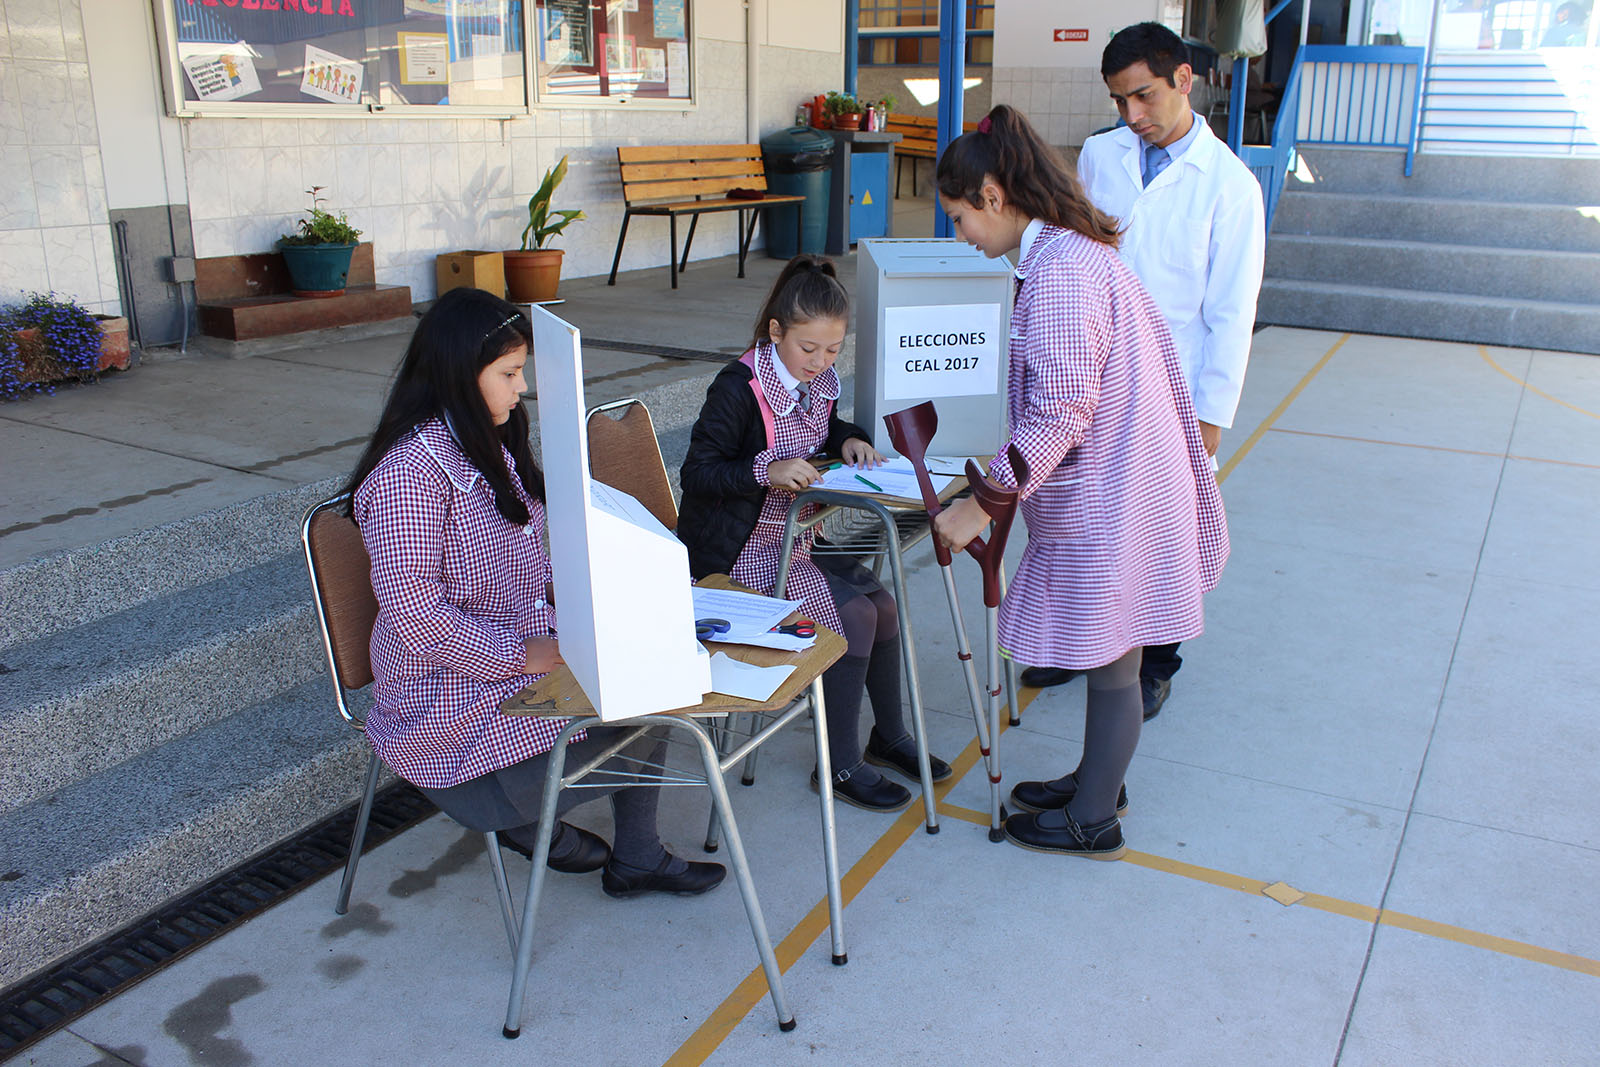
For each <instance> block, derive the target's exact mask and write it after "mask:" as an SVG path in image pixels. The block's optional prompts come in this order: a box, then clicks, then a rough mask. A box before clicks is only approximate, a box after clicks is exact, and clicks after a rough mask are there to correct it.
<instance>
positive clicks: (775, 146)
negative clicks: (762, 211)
mask: <svg viewBox="0 0 1600 1067" xmlns="http://www.w3.org/2000/svg"><path fill="white" fill-rule="evenodd" d="M833 147H834V146H833V138H832V137H829V136H828V135H827V134H825V133H823V132H822V131H820V130H813V129H812V128H811V127H809V126H791V127H789V128H788V129H787V130H779V131H777V132H776V133H769V134H767V136H765V137H763V138H761V160H762V164H763V165H764V166H765V167H766V171H767V192H769V193H774V194H783V195H791V194H792V195H795V196H803V197H805V198H806V200H805V203H803V204H777V205H774V206H773V207H769V208H767V209H766V218H765V219H763V220H762V221H763V223H764V224H765V225H766V228H767V255H769V256H771V257H772V258H774V259H790V258H792V257H793V256H794V255H795V253H797V252H812V253H816V254H818V255H821V254H822V249H823V246H824V245H826V244H827V240H828V194H829V192H830V191H831V188H832V184H833V176H832V168H833ZM796 211H799V212H800V231H801V232H800V235H799V237H800V247H799V248H796V247H795V212H796Z"/></svg>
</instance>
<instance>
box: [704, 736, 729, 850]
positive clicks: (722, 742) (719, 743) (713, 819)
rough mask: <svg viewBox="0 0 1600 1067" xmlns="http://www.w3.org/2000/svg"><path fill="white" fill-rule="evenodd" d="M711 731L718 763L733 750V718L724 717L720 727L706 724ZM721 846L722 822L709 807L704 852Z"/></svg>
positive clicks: (715, 809)
mask: <svg viewBox="0 0 1600 1067" xmlns="http://www.w3.org/2000/svg"><path fill="white" fill-rule="evenodd" d="M706 725H707V727H708V728H709V729H710V730H711V734H712V737H713V738H714V740H715V743H716V748H717V759H718V761H719V764H720V761H721V759H722V758H723V757H724V756H726V755H727V754H728V752H729V750H731V749H732V748H733V716H732V715H724V716H723V717H722V723H721V724H720V725H712V724H711V723H709V722H708V723H707V724H706ZM721 844H722V820H721V819H720V818H718V817H717V808H716V805H715V804H713V805H712V806H711V814H710V815H709V816H707V818H706V842H705V850H706V851H707V852H715V851H716V850H717V849H718V848H719V847H721Z"/></svg>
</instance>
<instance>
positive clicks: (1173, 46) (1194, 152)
mask: <svg viewBox="0 0 1600 1067" xmlns="http://www.w3.org/2000/svg"><path fill="white" fill-rule="evenodd" d="M1100 74H1101V76H1102V77H1103V78H1104V79H1105V83H1106V88H1107V89H1108V90H1110V93H1111V99H1112V100H1114V101H1115V102H1116V105H1117V111H1118V113H1119V114H1120V115H1121V116H1122V120H1123V122H1124V123H1126V125H1124V126H1120V127H1118V128H1117V129H1114V130H1110V131H1108V132H1106V133H1101V134H1096V135H1095V136H1093V137H1090V138H1089V139H1088V141H1086V142H1085V143H1084V146H1083V152H1082V153H1081V154H1080V155H1079V157H1078V173H1079V177H1080V178H1082V180H1083V185H1084V189H1085V190H1086V191H1087V192H1088V194H1089V199H1091V200H1092V201H1094V204H1095V206H1096V207H1098V208H1100V210H1102V211H1104V212H1106V213H1107V214H1109V215H1111V216H1112V217H1113V218H1116V219H1118V220H1119V221H1120V222H1121V223H1122V228H1123V234H1122V248H1121V252H1122V258H1123V260H1124V261H1125V262H1126V263H1127V264H1128V266H1129V267H1131V268H1132V269H1133V272H1134V274H1136V275H1138V277H1139V280H1140V281H1141V282H1143V283H1144V286H1145V288H1146V289H1148V290H1149V291H1150V295H1151V296H1152V297H1154V298H1155V302H1156V304H1157V306H1159V307H1160V308H1161V311H1162V314H1163V315H1164V316H1165V317H1166V320H1167V325H1168V326H1169V327H1171V329H1172V336H1173V338H1174V339H1175V340H1176V341H1177V344H1178V354H1179V356H1180V357H1181V358H1182V360H1183V369H1184V375H1185V377H1186V378H1187V379H1188V383H1189V393H1190V395H1191V396H1192V397H1193V399H1194V409H1195V414H1196V415H1197V416H1198V417H1199V419H1200V436H1201V439H1202V440H1203V441H1204V442H1205V446H1206V451H1208V452H1210V453H1211V455H1212V456H1213V457H1214V456H1215V455H1216V454H1217V446H1218V444H1219V443H1220V442H1221V439H1222V431H1223V430H1225V429H1227V428H1228V427H1230V426H1232V425H1233V414H1234V410H1235V409H1236V408H1237V407H1238V406H1239V393H1240V391H1241V390H1242V389H1243V388H1244V372H1245V365H1246V364H1247V363H1248V362H1249V359H1250V337H1251V333H1252V331H1253V329H1254V326H1255V317H1256V296H1257V294H1258V293H1259V292H1260V290H1261V267H1262V261H1263V259H1264V257H1265V255H1266V224H1265V221H1264V211H1263V208H1262V202H1261V186H1260V185H1259V184H1258V183H1257V182H1256V179H1255V177H1254V176H1253V175H1252V174H1251V173H1250V170H1249V168H1248V167H1246V166H1245V165H1244V164H1243V163H1241V162H1240V161H1239V158H1238V157H1237V156H1235V155H1234V154H1233V153H1232V152H1230V151H1229V150H1228V147H1227V145H1225V144H1223V143H1222V142H1221V141H1219V140H1218V139H1217V137H1216V135H1215V134H1213V133H1212V132H1211V130H1210V128H1209V127H1208V126H1207V125H1206V122H1205V120H1204V119H1202V118H1201V117H1200V116H1199V115H1196V114H1195V113H1194V110H1193V108H1191V107H1190V106H1189V90H1190V88H1191V86H1192V85H1193V83H1194V71H1193V68H1191V67H1190V65H1189V52H1188V49H1187V48H1186V47H1185V46H1184V43H1183V41H1182V40H1181V39H1180V38H1179V37H1178V35H1177V34H1175V33H1173V32H1172V31H1171V30H1169V29H1167V28H1166V27H1165V26H1162V25H1161V24H1159V23H1155V22H1142V23H1139V24H1138V25H1135V26H1129V27H1128V28H1126V29H1124V30H1122V31H1120V32H1119V33H1117V34H1116V36H1114V37H1112V39H1111V42H1110V43H1109V44H1107V45H1106V48H1105V52H1104V54H1103V55H1102V57H1101V61H1100ZM1182 662H1183V661H1182V659H1181V658H1180V657H1179V656H1178V646H1177V645H1162V646H1152V647H1149V648H1146V649H1145V651H1144V665H1143V668H1142V670H1141V671H1140V682H1141V683H1142V687H1143V690H1144V717H1145V718H1146V719H1151V718H1154V717H1155V715H1156V713H1157V712H1159V711H1160V710H1161V705H1162V704H1163V703H1164V702H1165V701H1166V699H1167V694H1168V693H1169V692H1170V691H1171V688H1172V676H1173V674H1175V673H1176V672H1177V670H1178V667H1179V665H1180V664H1181V663H1182ZM1076 673H1077V672H1075V671H1067V670H1062V669H1058V668H1053V667H1030V668H1028V670H1026V671H1024V672H1023V675H1022V680H1023V682H1024V683H1025V684H1029V685H1040V686H1043V685H1059V684H1061V683H1062V682H1065V681H1068V680H1069V679H1070V678H1072V677H1073V676H1074V675H1075V674H1076Z"/></svg>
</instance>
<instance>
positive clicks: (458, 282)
mask: <svg viewBox="0 0 1600 1067" xmlns="http://www.w3.org/2000/svg"><path fill="white" fill-rule="evenodd" d="M433 273H434V277H435V279H436V280H437V281H438V283H439V286H438V288H439V291H438V293H437V294H435V295H438V296H443V295H444V294H445V293H446V292H447V291H449V290H451V289H461V288H469V289H482V290H484V291H486V292H490V293H493V294H494V295H495V296H499V297H503V296H505V295H506V263H505V257H504V256H503V255H502V254H501V253H499V252H445V253H443V254H441V255H437V256H435V257H433Z"/></svg>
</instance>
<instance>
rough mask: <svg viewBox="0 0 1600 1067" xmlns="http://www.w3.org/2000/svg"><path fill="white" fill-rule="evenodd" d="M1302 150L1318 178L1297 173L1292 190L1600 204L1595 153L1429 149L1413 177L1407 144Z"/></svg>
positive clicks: (1289, 188)
mask: <svg viewBox="0 0 1600 1067" xmlns="http://www.w3.org/2000/svg"><path fill="white" fill-rule="evenodd" d="M1299 154H1300V156H1301V159H1302V161H1303V165H1304V168H1305V169H1306V170H1307V171H1308V172H1309V174H1310V175H1311V177H1312V179H1313V180H1312V181H1310V182H1307V181H1304V180H1302V179H1301V178H1299V177H1297V176H1296V174H1294V173H1291V174H1290V175H1289V177H1288V180H1287V181H1286V182H1285V183H1284V189H1285V190H1286V191H1293V192H1313V193H1324V192H1327V193H1373V194H1379V195H1393V196H1412V197H1444V198H1447V199H1452V200H1491V201H1500V200H1506V199H1515V200H1516V201H1518V202H1520V203H1545V204H1567V205H1574V206H1579V207H1585V206H1590V205H1597V204H1600V160H1595V159H1571V158H1555V157H1547V158H1537V157H1528V156H1516V157H1497V156H1484V155H1471V156H1466V155H1461V156H1457V155H1444V154H1434V153H1424V154H1421V155H1418V156H1417V157H1416V159H1415V161H1414V164H1413V166H1412V173H1411V177H1409V178H1408V177H1406V175H1405V153H1404V151H1403V150H1401V149H1383V148H1336V147H1329V146H1312V147H1306V148H1301V149H1300V150H1299Z"/></svg>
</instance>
